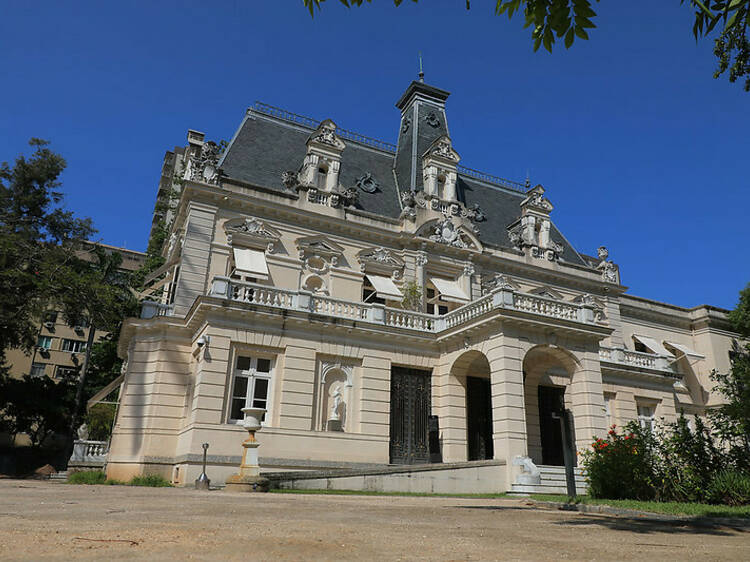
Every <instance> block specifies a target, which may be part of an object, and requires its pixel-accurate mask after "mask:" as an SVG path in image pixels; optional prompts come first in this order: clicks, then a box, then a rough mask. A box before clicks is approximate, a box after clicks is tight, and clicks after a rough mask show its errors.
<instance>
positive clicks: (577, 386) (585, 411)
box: [569, 343, 607, 451]
mask: <svg viewBox="0 0 750 562" xmlns="http://www.w3.org/2000/svg"><path fill="white" fill-rule="evenodd" d="M576 355H578V359H579V361H580V363H581V366H580V368H579V369H578V370H577V371H576V372H575V373H573V379H572V381H571V383H570V388H569V392H570V403H571V410H572V411H573V419H574V421H575V438H576V449H578V450H579V451H583V450H586V447H588V446H589V445H590V444H591V441H592V439H593V438H594V437H599V436H603V435H604V434H605V433H606V430H607V418H606V414H605V412H604V389H603V387H602V372H601V368H600V366H599V351H598V344H597V343H594V344H591V345H590V346H588V347H587V349H586V351H585V352H578V353H577V354H576Z"/></svg>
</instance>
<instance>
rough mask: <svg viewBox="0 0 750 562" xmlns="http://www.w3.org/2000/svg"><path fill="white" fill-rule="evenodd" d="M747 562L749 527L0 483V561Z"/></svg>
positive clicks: (485, 507) (513, 509) (372, 501)
mask: <svg viewBox="0 0 750 562" xmlns="http://www.w3.org/2000/svg"><path fill="white" fill-rule="evenodd" d="M72 558H74V559H76V560H78V559H95V560H104V559H107V560H118V559H119V560H122V559H140V560H183V559H195V560H214V561H215V560H273V561H280V560H305V561H307V560H338V561H343V560H354V559H357V560H381V561H383V560H441V561H443V560H508V559H519V560H557V559H569V560H636V559H637V560H665V559H672V560H675V561H676V560H680V561H681V560H691V559H695V560H733V561H738V560H750V528H746V529H744V530H742V529H730V528H692V527H689V526H685V525H672V524H666V523H650V522H644V521H638V520H633V519H618V518H613V517H606V516H597V515H585V514H580V513H571V512H561V511H552V510H541V509H535V508H531V507H529V506H527V505H525V502H524V501H523V500H516V499H494V500H488V499H467V498H435V497H425V498H422V497H384V496H328V495H302V494H300V495H297V494H241V493H228V492H223V491H211V492H196V491H194V490H187V489H171V488H166V489H165V488H136V487H133V488H131V487H120V486H71V485H66V484H62V483H53V482H35V481H18V480H15V481H14V480H0V559H2V560H40V559H65V560H70V559H72Z"/></svg>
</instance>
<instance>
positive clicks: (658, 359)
mask: <svg viewBox="0 0 750 562" xmlns="http://www.w3.org/2000/svg"><path fill="white" fill-rule="evenodd" d="M672 359H673V358H670V357H667V356H666V355H656V354H655V353H644V352H642V351H631V350H629V349H624V348H618V347H600V348H599V360H600V361H603V362H606V363H616V364H618V365H626V366H629V367H638V368H641V369H652V370H655V371H668V372H670V373H672V372H674V363H673V362H672Z"/></svg>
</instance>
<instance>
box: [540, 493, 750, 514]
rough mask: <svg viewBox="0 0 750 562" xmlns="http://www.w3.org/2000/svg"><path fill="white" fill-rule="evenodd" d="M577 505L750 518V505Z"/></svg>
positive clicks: (559, 498)
mask: <svg viewBox="0 0 750 562" xmlns="http://www.w3.org/2000/svg"><path fill="white" fill-rule="evenodd" d="M530 499H532V500H539V501H552V502H562V503H568V496H565V495H548V494H534V495H533V496H531V498H530ZM576 503H583V504H589V505H608V506H611V507H616V508H620V509H634V510H638V511H648V512H651V513H662V514H666V515H688V516H692V517H742V518H750V505H742V506H730V505H713V504H707V503H687V502H685V503H683V502H655V501H638V500H607V499H598V498H590V497H588V496H578V499H577V501H576Z"/></svg>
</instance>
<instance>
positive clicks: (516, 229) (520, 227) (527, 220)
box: [508, 185, 563, 261]
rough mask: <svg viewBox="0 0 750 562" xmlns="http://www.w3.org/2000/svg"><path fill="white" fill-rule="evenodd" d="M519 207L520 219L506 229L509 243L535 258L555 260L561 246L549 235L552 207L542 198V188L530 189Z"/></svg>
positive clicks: (561, 249) (558, 255)
mask: <svg viewBox="0 0 750 562" xmlns="http://www.w3.org/2000/svg"><path fill="white" fill-rule="evenodd" d="M520 206H521V218H520V219H519V220H518V221H516V222H514V223H513V224H512V225H511V226H510V227H508V235H509V237H510V241H511V242H512V243H513V245H514V246H515V247H516V248H518V249H519V250H521V251H523V252H527V251H528V252H530V254H531V255H532V256H533V257H535V258H546V259H548V260H550V261H555V260H557V259H558V258H559V257H560V254H562V252H563V246H562V244H560V243H558V242H556V241H554V240H553V239H552V237H551V234H550V231H551V229H552V223H551V222H550V218H549V215H550V213H551V212H552V209H554V207H553V206H552V203H550V201H549V199H547V198H546V197H545V196H544V188H543V187H542V186H541V185H537V186H536V187H534V188H533V189H531V190H530V191H529V192H528V193H527V194H526V198H525V199H524V200H523V201H521V205H520Z"/></svg>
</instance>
